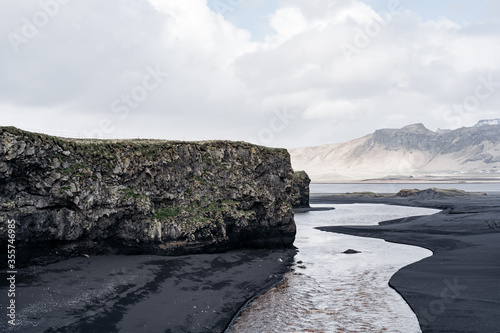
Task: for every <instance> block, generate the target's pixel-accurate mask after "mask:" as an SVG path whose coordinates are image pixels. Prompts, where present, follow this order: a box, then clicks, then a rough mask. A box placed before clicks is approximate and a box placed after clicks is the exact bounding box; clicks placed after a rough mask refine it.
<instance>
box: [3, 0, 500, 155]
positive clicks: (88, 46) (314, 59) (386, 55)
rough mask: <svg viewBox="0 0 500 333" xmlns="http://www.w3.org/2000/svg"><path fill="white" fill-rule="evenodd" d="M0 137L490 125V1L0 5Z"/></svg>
mask: <svg viewBox="0 0 500 333" xmlns="http://www.w3.org/2000/svg"><path fill="white" fill-rule="evenodd" d="M0 35H1V36H3V38H1V39H0V69H1V75H0V126H16V127H19V128H22V129H25V130H30V131H36V132H42V133H47V134H52V135H58V136H65V137H92V138H105V139H111V138H119V139H121V138H154V139H168V140H212V139H224V140H236V141H239V140H242V141H249V142H252V143H255V144H261V145H265V146H272V147H285V148H295V147H305V146H315V145H323V144H330V143H340V142H345V141H348V140H352V139H355V138H358V137H362V136H364V135H366V134H369V133H372V132H374V131H375V130H377V129H380V128H401V127H404V126H406V125H409V124H414V123H423V124H424V125H425V126H426V127H427V128H429V129H431V130H437V129H438V128H441V129H454V128H459V127H463V126H472V125H474V124H475V123H477V122H478V121H479V120H482V119H490V118H500V108H499V106H500V60H499V59H500V2H499V1H494V0H463V1H460V0H456V1H452V0H439V1H436V0H434V1H431V0H365V1H361V0H288V1H285V0H107V1H98V0H85V1H84V0H37V1H35V0H23V1H2V3H1V4H0Z"/></svg>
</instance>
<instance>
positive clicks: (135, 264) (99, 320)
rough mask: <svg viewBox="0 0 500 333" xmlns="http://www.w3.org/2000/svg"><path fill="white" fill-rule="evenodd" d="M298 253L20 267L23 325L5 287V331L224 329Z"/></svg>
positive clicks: (1, 293) (102, 259)
mask: <svg viewBox="0 0 500 333" xmlns="http://www.w3.org/2000/svg"><path fill="white" fill-rule="evenodd" d="M295 253H296V251H295V250H239V251H232V252H227V253H223V254H206V255H191V256H181V257H160V256H146V255H143V256H96V257H90V258H83V257H82V258H73V259H70V260H65V261H62V262H59V263H55V264H51V265H48V266H43V267H40V266H32V267H29V268H26V269H22V270H18V274H17V277H16V278H17V281H16V324H17V325H16V326H10V325H8V323H7V319H8V318H7V317H6V313H7V309H6V302H7V289H8V288H7V282H6V275H5V274H2V280H1V284H0V300H1V303H0V305H1V307H0V313H1V320H0V332H72V333H75V332H76V333H78V332H80V333H84V332H210V333H212V332H222V331H224V330H225V328H226V326H227V325H228V324H229V323H230V321H231V319H232V318H233V316H234V315H235V314H236V313H237V311H238V310H239V309H240V308H241V307H242V306H243V305H244V304H246V302H247V301H248V300H249V299H251V298H253V297H254V296H257V295H259V294H261V293H262V292H263V291H265V290H267V289H269V288H270V287H272V286H273V285H275V284H276V283H278V282H279V281H281V280H282V278H283V274H284V273H286V272H288V271H289V268H288V265H289V264H290V263H291V261H292V260H293V256H294V255H295Z"/></svg>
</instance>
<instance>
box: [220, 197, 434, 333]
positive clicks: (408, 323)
mask: <svg viewBox="0 0 500 333" xmlns="http://www.w3.org/2000/svg"><path fill="white" fill-rule="evenodd" d="M323 206H324V205H323ZM335 208H336V210H335V211H329V212H310V213H307V214H298V215H296V219H295V220H296V223H297V238H296V242H295V246H297V247H298V248H299V253H298V254H297V256H296V258H295V265H294V272H293V273H290V274H288V276H287V277H286V280H285V281H284V282H283V283H281V284H280V285H278V286H276V287H275V288H273V289H271V290H270V291H269V292H267V293H266V294H264V295H262V296H261V297H259V298H257V299H256V300H255V301H254V302H253V303H252V304H250V305H249V307H248V308H247V309H246V310H245V311H244V312H243V313H242V314H241V315H240V317H239V318H238V319H237V320H236V321H235V323H234V325H233V326H232V327H231V329H230V330H229V332H233V333H240V332H241V333H246V332H249V333H250V332H251V333H256V332H405V333H411V332H420V328H419V325H418V321H417V318H416V316H415V314H414V313H413V312H412V311H411V309H410V308H409V306H408V305H407V304H406V302H405V301H404V300H403V299H402V298H401V297H400V296H399V294H397V293H396V292H395V291H394V290H392V289H391V288H390V287H389V286H388V284H387V282H388V281H389V279H390V277H391V276H392V275H393V274H394V273H395V272H396V271H398V270H399V269H400V268H401V267H404V266H406V265H408V264H410V263H413V262H416V261H419V260H421V259H423V258H425V257H427V256H430V255H431V254H432V253H431V252H430V251H429V250H426V249H422V248H418V247H413V246H407V245H400V244H393V243H387V242H385V241H383V240H378V239H371V238H362V237H354V236H347V235H340V234H334V233H328V232H323V231H319V230H316V229H314V227H317V226H327V225H370V224H377V223H378V222H380V221H384V220H390V219H396V218H401V217H408V216H414V215H427V214H433V213H435V212H437V211H436V210H432V209H423V208H413V207H395V206H385V205H368V204H363V205H336V206H335ZM347 249H355V250H358V251H361V253H359V254H343V253H342V252H344V251H345V250H347Z"/></svg>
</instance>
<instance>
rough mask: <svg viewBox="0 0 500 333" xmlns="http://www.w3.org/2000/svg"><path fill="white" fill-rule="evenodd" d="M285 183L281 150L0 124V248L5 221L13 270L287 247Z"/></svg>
mask: <svg viewBox="0 0 500 333" xmlns="http://www.w3.org/2000/svg"><path fill="white" fill-rule="evenodd" d="M292 178H293V171H292V168H291V165H290V157H289V155H288V152H287V151H286V150H284V149H270V148H266V147H261V146H255V145H251V144H248V143H244V142H228V141H206V142H174V141H160V140H113V141H110V140H85V139H82V140H79V139H64V138H59V137H53V136H48V135H43V134H36V133H30V132H26V131H22V130H19V129H17V128H13V127H0V246H2V247H3V248H7V239H8V238H7V237H8V226H7V224H8V221H9V220H14V221H15V225H16V229H15V234H16V248H17V258H16V259H17V266H18V267H22V266H26V265H30V264H45V263H49V262H54V261H57V260H60V259H64V258H68V257H72V256H78V255H84V254H88V255H92V254H110V253H111V254H118V253H120V254H141V253H148V254H161V255H181V254H190V253H206V252H218V251H224V250H228V249H234V248H241V247H255V248H276V247H288V246H290V245H291V244H292V243H293V241H294V238H295V222H294V220H293V211H292V206H291V192H292ZM4 262H6V261H4Z"/></svg>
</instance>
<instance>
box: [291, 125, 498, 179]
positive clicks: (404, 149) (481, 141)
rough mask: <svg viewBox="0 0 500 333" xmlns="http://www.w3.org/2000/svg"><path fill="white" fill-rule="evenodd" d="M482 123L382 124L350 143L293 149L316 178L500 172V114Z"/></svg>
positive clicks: (299, 164) (295, 159)
mask: <svg viewBox="0 0 500 333" xmlns="http://www.w3.org/2000/svg"><path fill="white" fill-rule="evenodd" d="M479 124H482V125H480V126H477V125H476V126H473V127H463V128H460V129H456V130H452V131H440V132H433V131H431V130H429V129H427V128H426V127H425V126H424V125H423V124H414V125H409V126H406V127H404V128H401V129H381V130H377V131H375V133H373V134H370V135H367V136H364V137H362V138H359V139H356V140H352V141H349V142H346V143H341V144H330V145H324V146H319V147H307V148H297V149H292V150H290V155H291V157H292V164H293V167H294V169H295V170H305V171H306V172H307V173H308V174H309V176H310V177H311V179H312V180H313V181H316V182H319V181H332V180H361V179H367V178H381V177H387V176H398V177H410V176H413V175H424V176H425V175H436V174H439V175H474V176H478V175H489V176H497V177H500V120H499V123H498V124H496V122H495V120H493V121H489V122H488V121H482V122H480V123H479ZM479 124H478V125H479Z"/></svg>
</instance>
